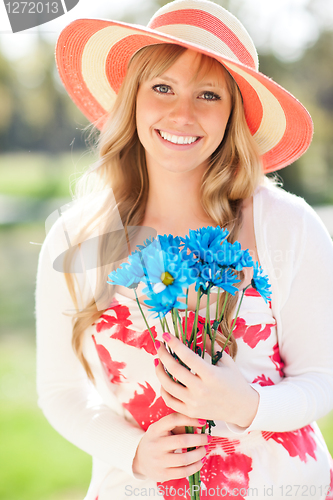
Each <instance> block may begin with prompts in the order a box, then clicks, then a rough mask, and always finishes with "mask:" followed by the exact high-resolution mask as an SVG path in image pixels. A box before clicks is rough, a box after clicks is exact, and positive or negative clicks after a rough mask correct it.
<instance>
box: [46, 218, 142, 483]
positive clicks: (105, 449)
mask: <svg viewBox="0 0 333 500" xmlns="http://www.w3.org/2000/svg"><path fill="white" fill-rule="evenodd" d="M62 238H63V229H62V225H61V223H60V222H57V223H56V224H55V225H54V226H53V228H52V229H51V231H50V233H49V234H48V236H47V238H46V240H45V242H44V244H43V247H42V250H41V253H40V257H39V263H38V273H37V287H36V327H37V388H38V396H39V401H38V402H39V406H40V407H41V408H42V410H43V412H44V414H45V416H46V418H47V419H48V420H49V422H50V423H51V425H52V426H53V427H54V428H55V429H56V430H57V431H58V432H59V433H60V434H62V435H63V436H64V437H65V438H66V439H68V440H69V441H70V442H72V443H73V444H75V445H76V446H78V447H79V448H81V449H82V450H84V451H85V452H87V453H89V454H90V455H93V456H94V457H96V458H98V459H99V460H102V461H104V462H106V463H108V464H110V465H113V466H115V467H118V468H120V469H123V470H124V471H126V472H127V473H128V474H133V473H132V462H133V458H134V456H135V453H136V449H137V446H138V443H139V442H140V440H141V438H142V436H143V435H144V431H143V430H141V429H139V428H137V427H135V426H133V425H132V424H131V423H129V422H127V421H126V420H125V419H124V418H123V417H121V416H119V415H117V414H116V413H115V412H114V411H113V410H112V409H111V408H110V407H108V406H107V405H105V404H104V403H103V401H102V399H101V397H100V396H99V394H98V392H97V391H96V389H95V387H94V385H93V384H92V383H91V382H90V381H89V380H88V378H87V375H86V373H85V371H84V369H83V367H82V365H81V363H80V362H79V360H78V359H77V357H76V355H75V354H74V352H73V349H72V345H71V340H72V320H71V316H68V315H65V314H64V312H67V313H68V312H69V313H72V312H74V304H73V302H72V299H71V297H70V294H69V292H68V289H67V285H66V282H65V276H64V274H63V273H61V272H58V271H55V270H54V269H53V266H52V263H53V262H52V260H51V257H50V252H49V250H52V249H54V248H57V247H60V246H61V245H59V242H60V240H61V239H62Z"/></svg>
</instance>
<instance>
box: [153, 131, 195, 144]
mask: <svg viewBox="0 0 333 500" xmlns="http://www.w3.org/2000/svg"><path fill="white" fill-rule="evenodd" d="M159 133H160V135H161V137H163V139H165V140H166V141H169V142H172V143H173V144H192V143H193V142H195V141H196V140H197V139H198V137H190V136H182V135H171V134H168V133H167V132H163V130H159Z"/></svg>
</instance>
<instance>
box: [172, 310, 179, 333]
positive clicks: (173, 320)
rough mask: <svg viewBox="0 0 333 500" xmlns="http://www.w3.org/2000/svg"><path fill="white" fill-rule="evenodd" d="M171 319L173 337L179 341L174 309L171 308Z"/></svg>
mask: <svg viewBox="0 0 333 500" xmlns="http://www.w3.org/2000/svg"><path fill="white" fill-rule="evenodd" d="M171 317H172V323H173V328H174V330H175V335H176V337H177V339H179V332H178V326H177V316H176V309H175V308H174V307H173V308H172V309H171Z"/></svg>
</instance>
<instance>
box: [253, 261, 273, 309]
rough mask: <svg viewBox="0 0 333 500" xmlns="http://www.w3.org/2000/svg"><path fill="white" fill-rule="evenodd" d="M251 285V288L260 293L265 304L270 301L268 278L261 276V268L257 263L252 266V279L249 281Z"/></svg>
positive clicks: (264, 275)
mask: <svg viewBox="0 0 333 500" xmlns="http://www.w3.org/2000/svg"><path fill="white" fill-rule="evenodd" d="M251 285H252V286H253V288H255V289H256V290H257V292H259V293H260V295H261V296H262V298H263V299H264V300H265V302H268V301H270V300H271V298H270V294H271V285H270V284H269V282H268V276H267V275H266V274H263V270H262V268H261V267H260V266H259V264H258V262H256V263H255V265H254V266H253V277H252V280H251Z"/></svg>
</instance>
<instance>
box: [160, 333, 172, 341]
mask: <svg viewBox="0 0 333 500" xmlns="http://www.w3.org/2000/svg"><path fill="white" fill-rule="evenodd" d="M162 337H163V339H164V340H165V342H169V340H170V339H171V335H170V333H167V332H165V333H163V335H162Z"/></svg>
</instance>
